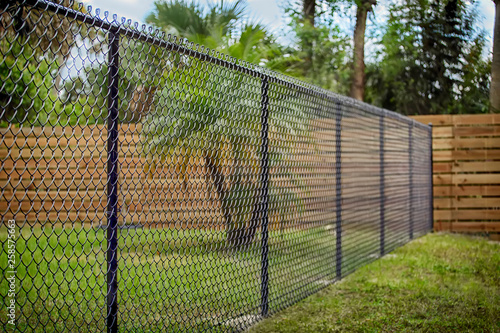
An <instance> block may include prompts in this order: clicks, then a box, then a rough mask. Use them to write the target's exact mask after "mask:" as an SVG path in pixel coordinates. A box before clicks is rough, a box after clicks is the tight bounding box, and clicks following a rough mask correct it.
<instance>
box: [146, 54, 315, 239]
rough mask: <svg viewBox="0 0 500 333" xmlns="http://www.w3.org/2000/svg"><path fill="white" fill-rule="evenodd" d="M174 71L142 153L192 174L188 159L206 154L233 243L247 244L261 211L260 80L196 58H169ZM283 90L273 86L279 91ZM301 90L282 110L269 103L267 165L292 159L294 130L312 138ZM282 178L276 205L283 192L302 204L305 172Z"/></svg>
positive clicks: (274, 182) (274, 186)
mask: <svg viewBox="0 0 500 333" xmlns="http://www.w3.org/2000/svg"><path fill="white" fill-rule="evenodd" d="M169 72H170V76H169V78H168V79H167V86H166V87H165V88H164V89H162V90H161V91H159V92H157V94H156V102H155V105H156V107H155V111H154V112H151V113H150V114H149V115H148V116H147V117H146V118H145V119H144V122H143V133H144V136H145V140H144V146H143V151H144V153H145V154H146V155H147V156H149V157H150V159H151V160H152V161H153V163H151V168H152V171H153V172H154V170H155V168H157V167H160V168H161V166H162V165H163V164H165V162H166V161H168V162H167V163H175V164H176V165H178V167H179V169H180V170H181V174H182V176H183V177H187V176H188V175H187V173H186V165H187V163H188V161H189V159H190V158H191V157H192V156H201V158H202V159H203V160H204V164H205V168H206V175H207V178H208V180H209V181H210V182H211V184H212V186H213V188H214V189H215V192H216V194H217V198H216V200H217V201H218V202H219V205H220V209H221V212H222V217H223V219H224V222H225V229H226V235H227V243H228V245H229V246H230V247H233V248H241V246H243V245H249V244H250V243H251V242H252V241H253V239H254V237H255V234H256V228H257V224H258V219H259V213H260V212H259V199H260V198H259V190H260V187H259V177H260V172H261V170H260V159H261V155H260V139H259V138H260V131H261V124H260V116H261V105H260V102H261V101H260V85H261V82H260V80H259V79H257V78H250V77H248V76H245V75H244V74H241V73H237V72H233V71H229V70H221V68H217V67H207V66H206V63H203V62H202V61H200V60H196V59H186V60H185V63H183V65H182V66H180V65H175V64H172V65H171V68H170V71H169ZM192 78H198V79H197V80H192ZM279 88H280V87H278V86H276V87H275V90H276V92H277V91H278V90H279ZM243 93H244V94H246V95H247V97H244V96H243ZM275 95H276V96H275V97H278V96H277V93H275ZM299 95H300V93H299V92H296V93H295V95H293V96H288V97H283V96H281V106H280V109H279V112H272V111H273V110H274V108H278V106H276V107H272V106H270V112H269V113H270V118H269V125H270V128H274V129H276V130H275V131H273V135H272V136H270V140H271V141H274V143H275V144H270V145H269V156H270V169H273V168H276V167H278V166H282V165H283V163H286V162H287V161H288V162H290V161H291V160H293V158H294V154H293V150H294V149H295V147H293V144H292V140H291V136H295V137H296V136H300V137H307V133H308V131H307V129H306V128H307V121H308V119H307V115H306V114H305V113H304V112H303V108H300V106H299V105H300V103H299V102H298V100H299V97H300V96H299ZM276 111H278V110H277V109H276ZM278 143H279V144H278ZM287 172H288V171H287ZM280 176H281V178H280V179H278V178H277V177H271V178H270V183H269V189H270V193H271V195H270V199H271V204H272V203H273V200H274V199H276V198H278V195H276V194H277V191H278V190H279V193H280V194H281V195H287V196H288V197H289V198H292V199H293V201H294V202H296V205H297V208H298V209H300V208H301V207H300V202H299V201H300V200H299V199H298V198H299V194H298V193H296V192H295V190H294V189H297V187H299V186H300V177H298V176H297V175H294V174H292V173H286V174H285V173H283V172H281V173H280ZM273 194H274V195H273ZM283 208H285V207H283ZM286 209H287V210H289V209H291V207H286Z"/></svg>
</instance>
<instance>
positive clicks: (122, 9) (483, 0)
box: [83, 0, 495, 49]
mask: <svg viewBox="0 0 500 333" xmlns="http://www.w3.org/2000/svg"><path fill="white" fill-rule="evenodd" d="M201 1H202V2H203V1H206V0H201ZM285 1H286V0H247V4H248V12H249V16H250V18H252V19H253V21H257V22H261V23H263V24H265V25H266V26H267V27H268V28H269V29H270V31H271V32H275V33H277V34H279V32H280V31H282V30H284V29H286V21H285V19H284V13H283V10H282V7H283V6H284V4H285ZM292 1H293V0H292ZM382 1H383V0H382ZM83 2H84V3H85V4H87V5H91V6H92V8H100V9H101V10H102V11H109V12H110V13H111V14H117V15H118V17H125V18H127V19H131V20H132V21H137V22H139V23H142V22H144V21H145V17H146V16H147V14H148V13H150V12H151V11H152V10H153V8H154V5H153V3H154V0H84V1H83ZM380 2H381V1H379V3H380ZM478 4H479V7H478V10H479V16H480V18H479V19H480V21H482V26H483V27H484V29H485V31H486V37H487V39H488V46H487V47H488V49H491V47H492V42H491V41H492V36H493V24H494V20H495V5H494V3H493V1H492V0H478ZM352 21H353V22H351V23H350V24H351V25H352V27H354V18H353V20H352Z"/></svg>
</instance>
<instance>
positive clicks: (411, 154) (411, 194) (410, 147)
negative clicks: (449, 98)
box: [408, 122, 414, 240]
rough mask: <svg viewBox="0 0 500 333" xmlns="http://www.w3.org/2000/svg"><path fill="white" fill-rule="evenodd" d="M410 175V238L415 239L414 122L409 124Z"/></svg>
mask: <svg viewBox="0 0 500 333" xmlns="http://www.w3.org/2000/svg"><path fill="white" fill-rule="evenodd" d="M408 127H409V128H408V173H409V175H408V177H409V180H408V182H409V185H410V188H409V191H410V207H409V209H410V214H409V215H410V221H409V222H410V240H412V239H413V218H414V216H413V122H410V125H409V126H408Z"/></svg>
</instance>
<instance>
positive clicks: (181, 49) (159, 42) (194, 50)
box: [15, 0, 432, 132]
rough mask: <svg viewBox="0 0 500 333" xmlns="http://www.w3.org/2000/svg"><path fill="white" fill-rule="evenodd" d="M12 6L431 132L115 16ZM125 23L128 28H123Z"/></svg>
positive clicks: (34, 2) (36, 1)
mask: <svg viewBox="0 0 500 333" xmlns="http://www.w3.org/2000/svg"><path fill="white" fill-rule="evenodd" d="M15 3H20V4H23V5H29V6H31V7H33V8H36V9H39V10H44V11H50V12H53V13H55V14H59V15H63V16H65V17H66V18H71V19H75V20H78V21H80V22H83V23H86V24H89V25H91V26H94V27H96V28H100V29H103V30H107V31H109V32H112V33H115V34H119V35H123V36H126V37H129V38H133V39H136V40H140V41H143V42H147V43H150V44H152V45H156V46H159V47H162V48H165V49H166V50H168V51H172V52H176V53H178V54H182V55H187V56H189V57H193V58H196V59H199V60H201V61H206V62H209V63H214V64H216V65H218V66H222V67H225V68H228V69H230V70H234V71H237V72H240V73H243V74H246V75H250V76H252V77H256V78H260V79H265V80H267V81H268V82H270V83H276V84H281V85H284V86H285V87H288V88H291V89H296V90H298V91H299V92H301V93H304V94H309V95H313V96H315V97H317V98H322V99H325V100H329V101H331V102H336V103H339V104H341V105H345V106H347V107H354V108H359V109H362V110H363V111H366V112H369V113H372V114H374V115H377V116H380V117H388V118H393V119H395V120H398V121H401V122H403V123H407V124H408V125H411V126H413V127H417V128H421V129H424V130H427V131H429V132H430V131H431V130H432V128H431V127H430V126H428V125H425V124H423V123H421V122H419V121H417V120H414V119H412V118H409V117H406V116H403V115H401V114H399V113H396V112H394V111H389V110H386V109H382V108H379V107H376V106H373V105H371V104H368V103H365V102H361V101H358V100H355V99H353V98H350V97H346V96H342V95H339V94H336V93H334V92H331V91H328V90H326V89H323V88H320V87H317V86H315V85H313V84H310V83H307V82H304V81H301V80H299V79H296V78H292V77H289V76H287V75H284V74H281V73H277V72H274V71H272V70H270V69H267V68H264V67H260V66H258V65H255V64H252V63H249V62H247V61H244V60H240V59H236V58H234V57H230V56H229V55H227V54H224V53H221V52H218V51H215V50H211V49H209V48H206V47H204V46H200V45H198V44H196V45H195V44H194V43H193V42H189V41H188V40H187V39H184V38H179V39H178V40H179V42H177V37H175V36H172V35H170V34H168V35H167V37H166V38H165V33H164V32H162V31H160V30H159V29H153V27H151V26H149V27H147V26H146V25H145V24H142V25H141V29H139V24H138V23H135V24H133V25H131V24H130V20H126V19H125V18H123V17H122V19H121V22H119V21H118V16H117V15H116V14H113V15H112V20H111V21H110V20H109V16H110V15H109V13H108V12H107V11H106V12H104V17H103V18H101V17H99V12H97V11H96V15H92V13H91V7H89V8H90V10H89V13H83V12H81V11H77V10H74V9H72V8H68V7H66V6H64V5H61V4H58V3H55V2H53V1H50V0H17V1H15ZM79 6H80V7H81V8H83V4H82V3H79ZM127 23H128V26H127V25H126V24H127ZM131 26H133V28H131Z"/></svg>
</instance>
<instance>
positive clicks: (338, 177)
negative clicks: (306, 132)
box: [335, 101, 342, 280]
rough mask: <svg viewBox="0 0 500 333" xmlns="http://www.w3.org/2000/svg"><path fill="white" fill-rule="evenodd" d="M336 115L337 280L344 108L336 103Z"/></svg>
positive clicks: (340, 264)
mask: <svg viewBox="0 0 500 333" xmlns="http://www.w3.org/2000/svg"><path fill="white" fill-rule="evenodd" d="M336 106H337V108H336V109H337V110H336V114H335V201H336V202H335V215H336V216H335V217H336V228H335V231H336V235H337V239H336V260H335V270H336V276H337V279H339V280H340V279H341V278H342V107H341V104H340V101H337V102H336Z"/></svg>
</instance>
